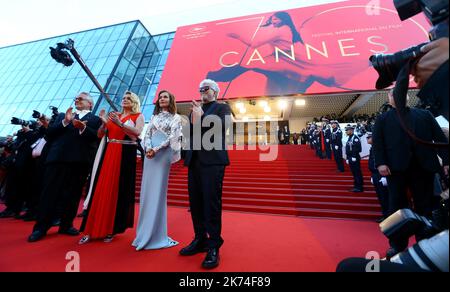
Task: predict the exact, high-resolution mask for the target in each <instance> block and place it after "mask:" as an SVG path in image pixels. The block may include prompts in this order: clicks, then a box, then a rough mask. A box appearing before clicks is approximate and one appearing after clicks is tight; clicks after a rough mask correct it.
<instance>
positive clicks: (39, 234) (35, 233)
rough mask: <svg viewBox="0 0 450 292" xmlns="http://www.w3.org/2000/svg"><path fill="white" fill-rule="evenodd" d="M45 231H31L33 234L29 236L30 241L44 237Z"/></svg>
mask: <svg viewBox="0 0 450 292" xmlns="http://www.w3.org/2000/svg"><path fill="white" fill-rule="evenodd" d="M44 236H45V233H44V232H42V231H39V230H37V231H33V233H31V235H30V236H29V237H28V242H36V241H39V240H41V239H42V238H44Z"/></svg>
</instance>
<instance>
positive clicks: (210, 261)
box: [202, 248, 220, 269]
mask: <svg viewBox="0 0 450 292" xmlns="http://www.w3.org/2000/svg"><path fill="white" fill-rule="evenodd" d="M219 263H220V256H219V249H218V248H211V249H209V251H208V254H207V255H206V258H205V260H204V261H203V263H202V267H203V268H204V269H214V268H217V267H218V266H219Z"/></svg>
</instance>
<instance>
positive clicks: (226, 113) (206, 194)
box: [180, 79, 231, 269]
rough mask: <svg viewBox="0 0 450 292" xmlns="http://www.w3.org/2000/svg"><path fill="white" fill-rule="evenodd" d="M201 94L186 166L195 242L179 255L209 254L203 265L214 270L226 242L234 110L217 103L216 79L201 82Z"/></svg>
mask: <svg viewBox="0 0 450 292" xmlns="http://www.w3.org/2000/svg"><path fill="white" fill-rule="evenodd" d="M200 93H201V95H202V104H203V105H200V104H199V103H197V102H196V101H193V103H192V105H193V108H192V113H191V118H190V122H191V124H190V127H191V131H190V149H189V150H188V151H187V153H186V158H185V166H187V167H189V201H190V207H191V216H192V223H193V225H194V231H195V239H194V241H192V243H191V244H190V245H189V246H187V247H185V248H183V249H182V250H181V251H180V255H183V256H191V255H194V254H197V253H200V252H206V251H207V252H208V253H207V255H206V258H205V260H204V261H203V264H202V266H203V268H205V269H212V268H215V267H217V266H218V265H219V261H220V257H219V249H220V247H221V246H222V245H223V242H224V241H223V239H222V237H221V232H222V186H223V178H224V175H225V167H226V166H228V165H229V164H230V161H229V159H228V152H227V149H226V130H227V126H228V125H227V120H229V119H227V118H230V117H231V109H230V107H229V105H228V104H221V103H218V102H217V101H216V100H217V97H218V96H219V93H220V89H219V86H218V85H217V83H216V82H214V81H213V80H208V79H207V80H204V81H202V83H201V84H200ZM211 122H212V123H211ZM200 128H201V133H199V129H200ZM196 129H197V130H196ZM207 137H209V139H207ZM204 138H205V141H203V139H204ZM202 141H203V142H202Z"/></svg>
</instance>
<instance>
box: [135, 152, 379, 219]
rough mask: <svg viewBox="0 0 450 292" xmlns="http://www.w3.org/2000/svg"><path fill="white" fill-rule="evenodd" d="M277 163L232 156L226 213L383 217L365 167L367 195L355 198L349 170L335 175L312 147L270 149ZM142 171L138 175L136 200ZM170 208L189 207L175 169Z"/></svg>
mask: <svg viewBox="0 0 450 292" xmlns="http://www.w3.org/2000/svg"><path fill="white" fill-rule="evenodd" d="M271 149H272V150H271V151H277V154H278V155H277V157H276V159H275V161H270V162H261V161H260V155H261V154H264V153H268V151H267V152H264V151H260V150H245V151H242V150H230V151H229V154H230V160H231V166H230V167H228V168H227V170H226V174H225V181H224V189H223V208H224V209H225V210H231V211H240V212H251V213H269V214H278V215H293V216H302V217H320V218H344V219H363V220H374V219H377V218H379V217H380V216H381V209H380V205H379V203H378V199H377V197H376V194H375V191H374V188H373V186H372V185H371V183H370V174H369V170H368V166H367V161H363V162H362V163H361V164H362V165H361V167H362V170H363V174H364V177H365V188H366V192H364V193H358V194H354V193H351V192H349V190H350V189H351V188H353V177H352V174H351V172H350V170H349V169H348V167H347V169H346V172H345V173H336V164H335V162H334V160H333V161H331V160H319V159H318V158H317V157H315V155H314V151H312V150H311V149H310V148H309V147H308V146H299V145H280V146H272V148H271ZM141 177H142V170H141V169H138V182H137V196H139V191H140V180H141ZM168 199H169V200H168V203H169V205H170V206H180V207H188V205H189V201H188V191H187V168H186V167H183V165H182V163H181V162H180V163H177V164H175V165H174V166H173V167H172V172H171V177H170V182H169V196H168Z"/></svg>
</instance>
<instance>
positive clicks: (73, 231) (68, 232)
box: [58, 227, 80, 236]
mask: <svg viewBox="0 0 450 292" xmlns="http://www.w3.org/2000/svg"><path fill="white" fill-rule="evenodd" d="M58 233H59V234H65V235H70V236H78V235H80V231H78V230H77V229H75V228H74V227H70V228H69V229H63V230H59V231H58Z"/></svg>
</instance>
